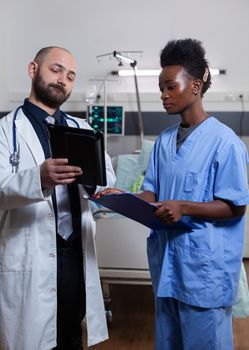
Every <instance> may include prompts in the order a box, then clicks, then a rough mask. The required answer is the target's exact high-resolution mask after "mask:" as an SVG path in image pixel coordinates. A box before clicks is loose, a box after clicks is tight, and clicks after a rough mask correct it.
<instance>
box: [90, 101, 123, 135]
mask: <svg viewBox="0 0 249 350" xmlns="http://www.w3.org/2000/svg"><path fill="white" fill-rule="evenodd" d="M87 121H88V123H89V124H90V125H91V126H92V128H93V129H94V130H95V131H104V106H103V105H89V106H88V108H87ZM106 122H107V135H108V136H123V135H124V133H125V132H124V128H125V113H124V107H123V106H107V117H106Z"/></svg>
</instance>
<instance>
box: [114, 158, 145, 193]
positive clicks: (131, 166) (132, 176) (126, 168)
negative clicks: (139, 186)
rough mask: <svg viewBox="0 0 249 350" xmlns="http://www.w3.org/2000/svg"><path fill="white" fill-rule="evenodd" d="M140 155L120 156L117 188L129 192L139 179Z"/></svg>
mask: <svg viewBox="0 0 249 350" xmlns="http://www.w3.org/2000/svg"><path fill="white" fill-rule="evenodd" d="M138 157H139V154H121V155H119V156H118V162H117V171H116V184H115V187H117V188H120V189H122V190H124V191H129V190H130V187H131V185H132V184H133V183H134V182H135V181H136V179H137V177H138V170H137V168H138V166H137V164H138Z"/></svg>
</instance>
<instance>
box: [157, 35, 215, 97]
mask: <svg viewBox="0 0 249 350" xmlns="http://www.w3.org/2000/svg"><path fill="white" fill-rule="evenodd" d="M205 53H206V51H205V49H204V48H203V46H202V43H201V42H200V41H198V40H195V39H180V40H171V41H169V42H168V43H167V45H166V46H165V47H164V48H163V49H162V51H161V54H160V64H161V67H162V68H164V67H165V66H175V65H180V66H182V67H184V69H185V70H186V71H187V72H188V74H189V75H190V76H191V77H193V78H194V79H200V80H201V81H202V82H203V88H202V96H203V95H204V94H205V92H206V91H207V89H208V88H209V87H210V85H211V74H210V71H209V67H208V61H207V60H206V59H205Z"/></svg>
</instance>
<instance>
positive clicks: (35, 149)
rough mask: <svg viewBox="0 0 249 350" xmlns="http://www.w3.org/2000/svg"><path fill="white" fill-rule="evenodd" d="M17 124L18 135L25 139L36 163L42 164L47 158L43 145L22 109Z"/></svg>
mask: <svg viewBox="0 0 249 350" xmlns="http://www.w3.org/2000/svg"><path fill="white" fill-rule="evenodd" d="M15 124H16V132H17V134H18V137H21V138H23V139H24V141H25V142H26V144H27V145H28V147H29V149H30V152H31V153H32V155H33V157H34V160H35V162H36V164H38V165H39V164H41V163H42V162H43V161H44V159H45V157H44V152H43V149H42V146H41V144H40V141H39V139H38V137H37V135H36V132H35V130H34V128H33V126H32V125H31V123H30V121H29V120H28V118H27V117H26V116H25V114H24V113H23V111H22V110H20V111H19V112H18V115H17V118H16V121H15ZM18 137H17V138H18Z"/></svg>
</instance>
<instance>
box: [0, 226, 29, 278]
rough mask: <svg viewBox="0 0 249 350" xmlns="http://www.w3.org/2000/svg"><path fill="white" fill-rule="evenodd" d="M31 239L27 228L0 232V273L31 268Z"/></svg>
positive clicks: (26, 270)
mask: <svg viewBox="0 0 249 350" xmlns="http://www.w3.org/2000/svg"><path fill="white" fill-rule="evenodd" d="M33 251H34V245H33V240H32V237H31V232H30V229H29V228H22V229H15V230H14V229H5V230H2V231H1V233H0V273H4V272H28V271H31V270H32V256H33Z"/></svg>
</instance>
